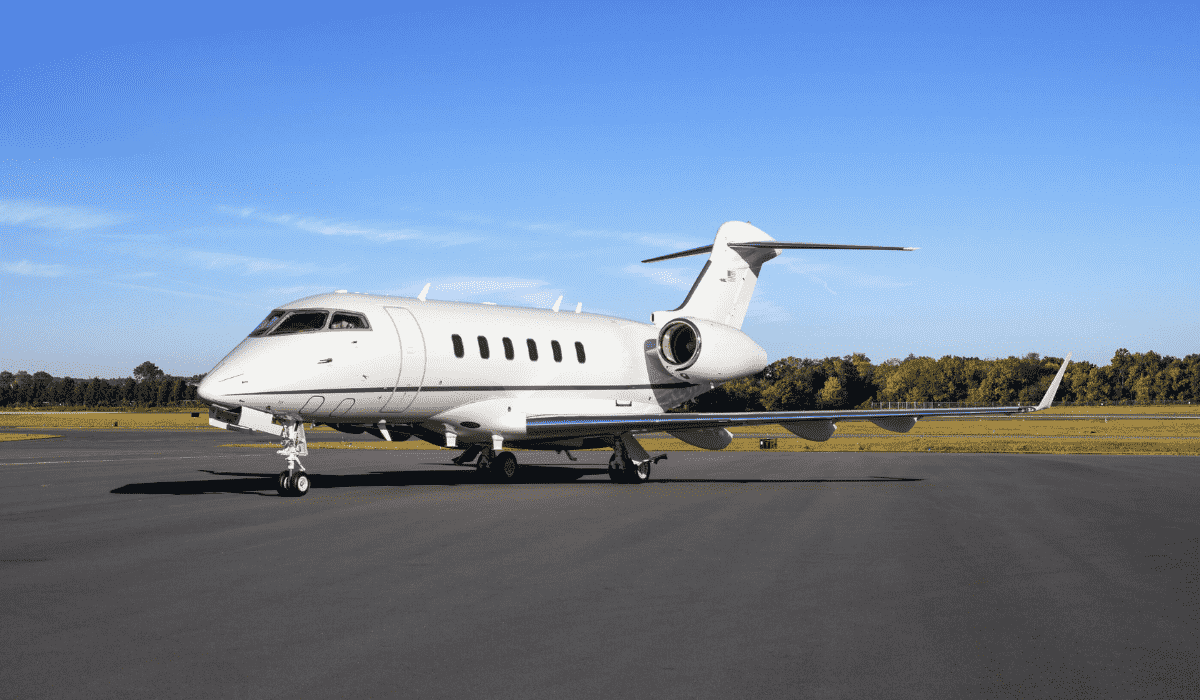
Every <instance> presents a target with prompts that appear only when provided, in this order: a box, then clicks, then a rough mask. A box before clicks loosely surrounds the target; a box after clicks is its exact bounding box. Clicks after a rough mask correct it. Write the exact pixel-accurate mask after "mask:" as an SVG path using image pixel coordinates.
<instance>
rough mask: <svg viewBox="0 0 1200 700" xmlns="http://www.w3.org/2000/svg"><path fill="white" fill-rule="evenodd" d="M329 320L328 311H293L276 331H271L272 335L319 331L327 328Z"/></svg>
mask: <svg viewBox="0 0 1200 700" xmlns="http://www.w3.org/2000/svg"><path fill="white" fill-rule="evenodd" d="M328 319H329V312H328V311H293V312H292V313H291V314H289V315H288V317H287V318H285V319H283V322H282V323H280V324H279V326H278V327H277V328H276V329H275V330H273V331H271V335H286V334H288V333H308V332H310V331H319V330H321V329H322V328H324V327H325V321H327V320H328Z"/></svg>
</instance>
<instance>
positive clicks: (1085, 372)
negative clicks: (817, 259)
mask: <svg viewBox="0 0 1200 700" xmlns="http://www.w3.org/2000/svg"><path fill="white" fill-rule="evenodd" d="M1061 365H1062V358H1061V357H1042V356H1041V355H1038V354H1037V353H1029V354H1028V355H1025V356H1024V357H1005V358H1000V359H980V358H978V357H958V356H956V355H946V356H944V357H942V358H941V359H937V360H935V359H933V358H931V357H917V356H915V355H909V356H908V357H907V358H905V359H903V360H900V359H892V360H887V361H886V362H883V363H881V364H878V365H876V364H872V363H871V360H870V358H868V357H867V356H866V355H863V354H861V353H855V354H853V355H846V356H845V357H826V358H824V359H821V360H812V359H808V358H796V357H785V358H783V359H782V360H777V361H775V362H772V363H771V364H770V365H768V366H767V368H766V369H764V370H763V371H762V372H759V373H758V374H756V375H754V376H752V377H746V378H744V379H738V380H735V381H732V382H728V383H726V384H723V385H721V386H719V387H717V388H716V389H715V390H713V391H710V392H708V393H706V394H702V395H701V396H699V397H697V398H696V399H694V400H692V401H689V402H688V403H687V404H685V405H684V406H682V407H681V408H682V410H685V411H706V412H712V411H803V410H814V409H826V410H844V409H848V408H855V407H864V408H865V407H867V406H869V405H870V404H871V403H873V402H885V401H918V402H925V401H935V402H966V403H978V404H993V403H999V404H1015V403H1021V404H1031V403H1034V404H1036V403H1037V402H1038V401H1040V400H1041V398H1042V395H1043V394H1045V393H1046V388H1047V387H1049V386H1050V382H1051V381H1052V380H1053V378H1054V374H1055V373H1056V372H1058V368H1059V367H1060V366H1061ZM202 376H203V375H196V376H194V377H189V378H186V379H185V378H183V377H172V376H169V375H167V374H166V373H164V372H163V371H162V370H161V369H159V368H158V367H157V366H155V365H154V363H152V362H149V361H147V362H143V363H142V364H140V365H138V366H137V367H136V368H135V369H134V370H133V376H132V377H126V378H124V379H100V378H98V377H94V378H92V379H73V378H71V377H53V376H51V375H50V374H49V373H47V372H35V373H33V374H30V373H28V372H25V371H20V372H17V373H16V374H13V373H12V372H8V371H4V372H0V407H47V406H52V407H59V406H60V407H75V406H78V407H84V408H118V407H126V408H129V407H133V408H138V407H140V408H155V407H166V406H198V405H199V402H198V401H197V399H196V387H195V383H196V382H197V381H198V380H199V379H200V378H201V377H202ZM189 382H190V383H189ZM1057 400H1058V401H1059V402H1066V403H1071V404H1078V403H1088V404H1100V403H1105V404H1150V403H1157V402H1186V401H1196V402H1200V354H1193V355H1188V356H1187V357H1184V358H1183V359H1180V358H1177V357H1171V356H1169V355H1159V354H1158V353H1156V352H1154V351H1149V352H1143V353H1131V352H1129V351H1128V350H1126V349H1125V348H1121V349H1120V350H1117V351H1116V353H1115V354H1114V355H1113V358H1112V361H1111V362H1110V363H1109V364H1107V365H1104V366H1097V365H1095V364H1093V363H1091V362H1072V363H1071V366H1070V367H1068V368H1067V373H1066V375H1064V376H1063V381H1062V385H1061V386H1060V387H1059V389H1058V396H1057Z"/></svg>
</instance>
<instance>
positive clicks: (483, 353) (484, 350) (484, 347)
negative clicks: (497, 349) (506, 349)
mask: <svg viewBox="0 0 1200 700" xmlns="http://www.w3.org/2000/svg"><path fill="white" fill-rule="evenodd" d="M479 356H480V357H482V358H483V359H485V360H486V359H488V358H489V357H491V356H492V351H491V350H489V349H488V343H487V338H485V337H483V336H482V335H481V336H479Z"/></svg>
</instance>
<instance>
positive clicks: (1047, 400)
mask: <svg viewBox="0 0 1200 700" xmlns="http://www.w3.org/2000/svg"><path fill="white" fill-rule="evenodd" d="M1073 354H1074V353H1070V352H1069V353H1067V356H1066V358H1065V359H1063V363H1062V367H1059V368H1058V374H1056V375H1054V381H1052V382H1050V388H1049V389H1046V395H1045V396H1043V397H1042V402H1041V403H1039V404H1038V405H1037V408H1035V409H1033V410H1035V411H1044V410H1046V409H1047V408H1050V404H1052V403H1054V395H1055V394H1057V393H1058V385H1059V383H1060V382H1062V378H1063V375H1064V374H1066V373H1067V365H1069V364H1071V355H1073Z"/></svg>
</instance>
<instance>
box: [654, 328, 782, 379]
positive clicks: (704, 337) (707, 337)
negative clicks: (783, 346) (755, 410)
mask: <svg viewBox="0 0 1200 700" xmlns="http://www.w3.org/2000/svg"><path fill="white" fill-rule="evenodd" d="M658 356H659V359H660V360H662V363H663V367H665V368H666V369H667V371H668V372H670V373H671V374H673V375H675V376H676V377H680V378H682V379H688V380H691V381H702V382H727V381H729V380H731V379H737V378H738V377H747V376H749V375H751V374H755V373H756V372H759V371H761V370H762V368H763V367H766V366H767V351H766V350H763V349H762V348H760V347H759V346H758V343H755V342H754V341H753V340H751V339H750V336H748V335H746V334H745V333H743V332H741V331H739V330H738V329H736V328H731V327H729V326H726V325H724V324H720V323H716V322H714V321H707V320H704V319H700V318H693V317H685V318H676V319H672V320H670V321H667V322H666V323H665V324H663V327H662V329H661V330H659V332H658Z"/></svg>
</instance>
